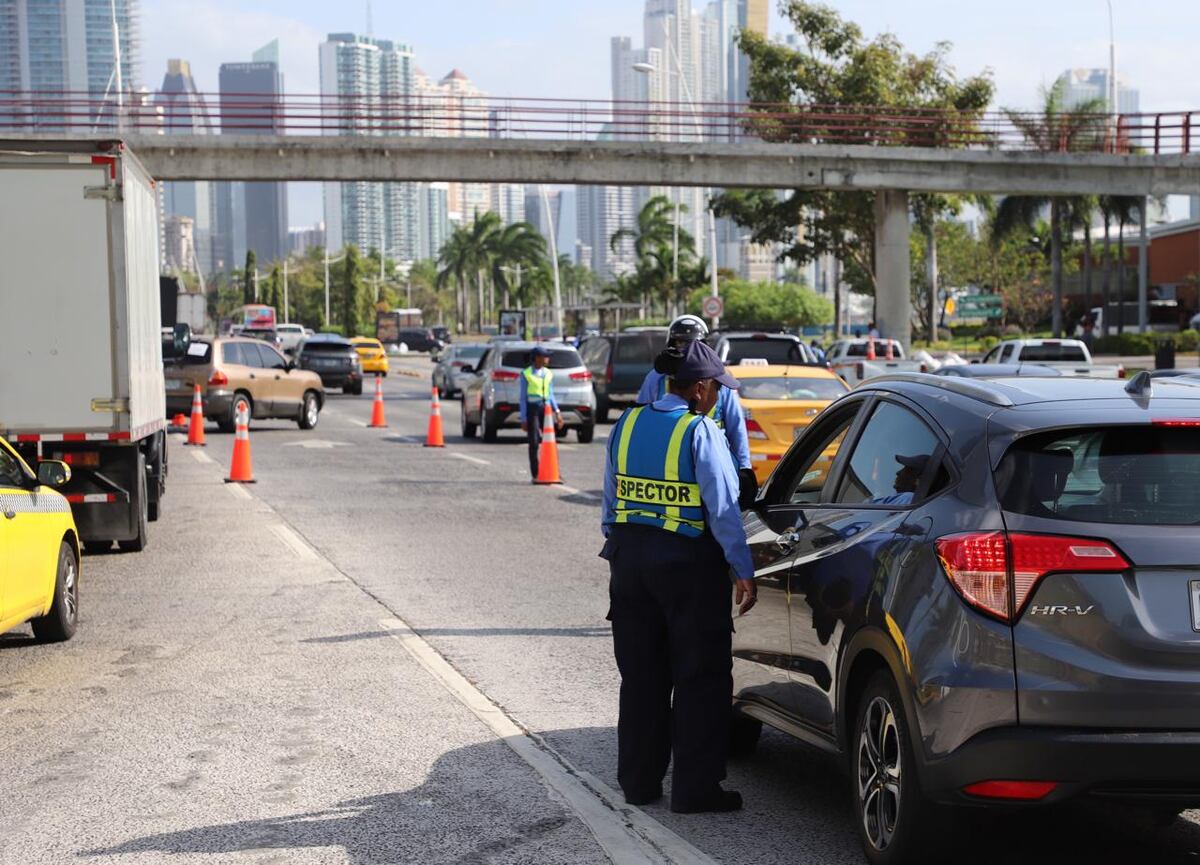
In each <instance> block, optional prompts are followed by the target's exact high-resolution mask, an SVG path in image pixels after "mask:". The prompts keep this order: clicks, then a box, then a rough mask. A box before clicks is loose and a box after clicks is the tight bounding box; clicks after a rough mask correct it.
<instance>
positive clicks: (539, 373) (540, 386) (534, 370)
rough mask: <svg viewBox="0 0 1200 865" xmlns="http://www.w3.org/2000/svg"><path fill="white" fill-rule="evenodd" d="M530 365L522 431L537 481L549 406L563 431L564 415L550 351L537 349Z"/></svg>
mask: <svg viewBox="0 0 1200 865" xmlns="http://www.w3.org/2000/svg"><path fill="white" fill-rule="evenodd" d="M530 354H531V355H532V357H531V360H530V363H531V366H527V367H525V370H524V371H523V372H522V373H521V430H522V431H523V432H525V433H526V434H527V435H528V437H529V473H530V475H531V476H532V477H533V479H534V480H535V481H536V480H537V476H538V454H539V452H540V451H541V447H542V424H543V422H544V417H543V415H544V413H545V411H546V406H547V405H549V406H550V410H551V411H553V412H554V426H555V428H561V427H562V413H561V412H560V411H559V410H558V403H557V402H555V400H554V373H552V372H551V371H550V368H549V367H550V350H549V349H548V348H544V347H543V346H540V345H538V346H534V348H533V351H532V352H530Z"/></svg>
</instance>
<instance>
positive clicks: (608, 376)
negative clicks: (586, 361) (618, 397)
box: [604, 363, 613, 384]
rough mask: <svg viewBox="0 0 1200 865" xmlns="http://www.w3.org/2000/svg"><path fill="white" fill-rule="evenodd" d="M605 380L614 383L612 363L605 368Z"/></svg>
mask: <svg viewBox="0 0 1200 865" xmlns="http://www.w3.org/2000/svg"><path fill="white" fill-rule="evenodd" d="M604 380H605V381H606V382H608V383H609V384H612V380H613V365H612V364H611V363H610V364H609V365H608V366H607V367H606V368H605V370H604Z"/></svg>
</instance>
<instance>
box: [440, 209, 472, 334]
mask: <svg viewBox="0 0 1200 865" xmlns="http://www.w3.org/2000/svg"><path fill="white" fill-rule="evenodd" d="M471 255H472V253H471V234H470V232H469V231H467V229H465V228H463V227H462V226H461V225H459V226H455V227H454V230H453V231H452V232H451V233H450V237H449V238H448V239H447V240H446V242H445V243H444V244H442V248H441V249H440V250H438V258H437V264H438V274H437V282H436V285H437V287H438V288H439V289H444V288H445V287H446V286H447V285H450V284H453V285H454V314H455V320H456V322H457V324H458V328H459V331H460V332H461V331H465V330H466V328H467V325H468V321H467V318H468V316H467V299H466V291H467V290H466V286H467V278H468V277H469V275H470V273H471V268H472V266H473V262H472V258H471Z"/></svg>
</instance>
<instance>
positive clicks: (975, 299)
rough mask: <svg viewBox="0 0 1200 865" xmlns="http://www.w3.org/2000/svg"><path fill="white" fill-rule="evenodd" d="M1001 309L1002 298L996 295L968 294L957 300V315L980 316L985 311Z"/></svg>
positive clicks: (1002, 304) (1002, 305)
mask: <svg viewBox="0 0 1200 865" xmlns="http://www.w3.org/2000/svg"><path fill="white" fill-rule="evenodd" d="M1003 307H1004V298H1003V297H1001V296H1000V295H998V294H968V295H966V296H965V297H960V298H959V299H958V314H959V315H965V316H970V315H982V314H984V313H985V311H986V310H991V309H1002V308H1003Z"/></svg>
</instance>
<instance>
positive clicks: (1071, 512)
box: [996, 426, 1200, 526]
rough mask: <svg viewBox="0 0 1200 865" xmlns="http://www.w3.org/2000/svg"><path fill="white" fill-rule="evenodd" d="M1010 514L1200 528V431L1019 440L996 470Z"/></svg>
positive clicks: (1148, 429) (1115, 430)
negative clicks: (1197, 526)
mask: <svg viewBox="0 0 1200 865" xmlns="http://www.w3.org/2000/svg"><path fill="white" fill-rule="evenodd" d="M996 486H997V489H998V490H999V492H1000V500H1001V503H1002V504H1003V507H1004V509H1005V510H1007V511H1012V512H1014V513H1019V514H1026V515H1028V516H1034V517H1044V518H1047V519H1057V520H1072V521H1076V522H1086V523H1122V524H1126V525H1147V526H1185V525H1198V524H1200V430H1197V429H1196V428H1195V427H1170V426H1121V427H1100V428H1096V427H1092V428H1088V429H1081V430H1075V431H1071V432H1063V431H1061V430H1057V431H1055V432H1051V433H1044V434H1038V435H1034V436H1030V437H1027V438H1023V439H1021V440H1020V441H1018V442H1017V443H1016V444H1015V445H1013V447H1012V448H1010V449H1009V451H1008V453H1007V454H1005V456H1004V459H1003V460H1002V461H1001V463H1000V467H999V468H998V469H997V470H996Z"/></svg>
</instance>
